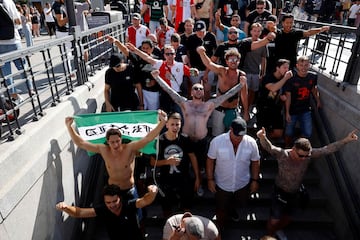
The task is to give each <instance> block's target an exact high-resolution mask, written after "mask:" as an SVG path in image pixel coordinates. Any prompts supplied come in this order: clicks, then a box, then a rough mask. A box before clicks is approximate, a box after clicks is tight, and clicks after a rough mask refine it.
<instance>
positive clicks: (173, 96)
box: [151, 70, 186, 105]
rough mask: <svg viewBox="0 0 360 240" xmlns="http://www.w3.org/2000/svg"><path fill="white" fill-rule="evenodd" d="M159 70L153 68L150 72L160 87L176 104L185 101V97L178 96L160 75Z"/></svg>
mask: <svg viewBox="0 0 360 240" xmlns="http://www.w3.org/2000/svg"><path fill="white" fill-rule="evenodd" d="M159 73H160V71H159V70H154V71H152V72H151V75H152V76H153V77H154V79H155V80H156V82H157V83H158V84H159V85H160V87H161V88H162V89H163V90H164V91H165V92H166V93H167V94H169V96H170V97H171V99H172V100H174V102H175V103H176V104H178V105H180V104H181V103H183V102H186V98H184V97H182V96H180V94H178V93H177V92H176V91H175V90H174V89H173V88H172V87H170V86H169V85H168V84H167V83H166V82H165V81H164V80H163V79H162V78H161V77H160V76H159Z"/></svg>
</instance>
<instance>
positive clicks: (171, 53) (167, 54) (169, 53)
mask: <svg viewBox="0 0 360 240" xmlns="http://www.w3.org/2000/svg"><path fill="white" fill-rule="evenodd" d="M165 55H166V56H174V55H175V53H173V52H167V53H165Z"/></svg>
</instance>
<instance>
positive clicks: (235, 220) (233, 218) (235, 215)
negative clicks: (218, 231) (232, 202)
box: [230, 210, 240, 222]
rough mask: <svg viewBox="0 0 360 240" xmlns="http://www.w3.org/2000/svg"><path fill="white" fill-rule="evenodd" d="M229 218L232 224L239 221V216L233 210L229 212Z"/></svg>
mask: <svg viewBox="0 0 360 240" xmlns="http://www.w3.org/2000/svg"><path fill="white" fill-rule="evenodd" d="M230 217H231V220H233V221H234V222H238V221H240V216H239V214H238V213H237V211H236V210H233V211H231V212H230Z"/></svg>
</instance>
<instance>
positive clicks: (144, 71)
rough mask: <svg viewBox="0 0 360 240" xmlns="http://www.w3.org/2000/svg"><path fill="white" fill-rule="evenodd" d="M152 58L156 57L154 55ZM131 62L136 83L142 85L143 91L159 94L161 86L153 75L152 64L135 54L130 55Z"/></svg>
mask: <svg viewBox="0 0 360 240" xmlns="http://www.w3.org/2000/svg"><path fill="white" fill-rule="evenodd" d="M152 57H154V56H153V55H152ZM154 58H156V57H154ZM129 60H130V61H131V63H132V64H133V66H134V83H140V84H141V87H142V89H144V90H147V91H150V92H158V91H159V90H160V86H159V84H158V83H157V82H156V81H155V79H154V78H153V76H152V75H151V69H152V66H151V64H149V63H148V62H146V61H145V60H143V59H142V58H140V57H139V56H138V55H136V54H135V53H130V54H129Z"/></svg>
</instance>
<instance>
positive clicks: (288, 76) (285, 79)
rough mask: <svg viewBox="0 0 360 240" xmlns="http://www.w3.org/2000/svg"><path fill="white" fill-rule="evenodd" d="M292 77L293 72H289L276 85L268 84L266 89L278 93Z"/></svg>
mask: <svg viewBox="0 0 360 240" xmlns="http://www.w3.org/2000/svg"><path fill="white" fill-rule="evenodd" d="M292 76H293V74H292V71H291V70H289V71H287V72H286V73H285V75H284V77H283V78H282V79H281V80H280V81H278V82H276V83H268V84H266V85H265V87H266V88H267V89H268V90H270V91H272V92H276V91H278V90H279V89H281V88H282V87H283V86H284V84H285V83H286V81H287V80H289V79H290V78H291V77H292Z"/></svg>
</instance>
